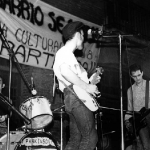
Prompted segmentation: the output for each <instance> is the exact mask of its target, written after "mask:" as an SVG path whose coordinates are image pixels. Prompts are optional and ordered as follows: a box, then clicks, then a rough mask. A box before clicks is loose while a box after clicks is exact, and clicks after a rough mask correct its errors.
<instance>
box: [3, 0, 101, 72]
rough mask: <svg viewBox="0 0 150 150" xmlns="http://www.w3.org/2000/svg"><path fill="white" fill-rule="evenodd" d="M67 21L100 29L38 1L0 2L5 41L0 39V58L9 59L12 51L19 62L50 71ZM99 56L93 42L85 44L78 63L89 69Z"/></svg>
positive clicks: (16, 0)
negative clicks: (82, 54)
mask: <svg viewBox="0 0 150 150" xmlns="http://www.w3.org/2000/svg"><path fill="white" fill-rule="evenodd" d="M70 21H82V22H83V23H84V24H86V25H88V26H89V27H91V28H92V27H94V28H99V27H100V26H99V25H96V24H93V23H91V22H88V21H86V20H83V19H81V18H78V17H76V16H73V15H71V14H69V13H66V12H64V11H61V10H59V9H57V8H55V7H52V6H50V5H48V4H46V3H44V2H42V1H37V0H28V1H20V0H13V1H12V0H7V1H4V0H0V27H1V35H2V36H3V37H4V38H5V39H6V42H4V41H2V40H0V57H3V58H6V59H9V50H12V51H13V52H14V54H15V56H16V58H17V60H18V62H19V63H22V64H25V65H30V66H35V67H40V68H45V69H52V66H53V61H54V56H55V53H56V52H57V50H58V49H59V48H60V47H62V46H63V42H62V28H63V27H64V26H65V25H66V24H67V23H68V22H70ZM6 43H7V44H8V45H9V47H10V49H8V47H6ZM99 54H100V49H99V48H97V47H96V45H95V44H94V43H92V44H89V43H86V44H85V48H84V57H82V58H81V59H80V62H81V63H82V64H83V65H84V66H85V67H86V69H87V70H92V69H93V68H95V66H96V65H97V61H98V58H99Z"/></svg>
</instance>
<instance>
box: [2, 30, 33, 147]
mask: <svg viewBox="0 0 150 150" xmlns="http://www.w3.org/2000/svg"><path fill="white" fill-rule="evenodd" d="M0 38H1V40H2V44H3V43H4V45H5V46H6V48H7V50H8V52H9V65H10V68H9V99H8V101H6V100H3V101H4V102H5V103H7V104H8V105H9V106H8V107H9V109H10V107H11V109H13V110H15V112H17V113H18V114H19V115H20V116H21V117H22V118H23V119H24V120H25V122H27V123H28V124H29V123H30V120H29V119H28V118H27V117H26V116H24V115H22V114H21V113H20V112H19V111H17V110H16V109H15V108H14V107H13V106H12V105H11V103H10V97H11V79H12V60H14V61H15V62H16V63H17V69H18V71H19V72H20V73H21V75H22V78H23V80H24V81H25V84H26V85H27V87H28V90H29V91H31V85H30V84H29V83H28V82H27V80H26V78H25V76H24V75H23V73H22V71H21V67H20V66H19V63H18V60H17V58H16V57H15V54H14V52H13V50H12V49H11V48H10V46H9V43H8V41H7V40H6V39H5V37H4V35H3V30H2V28H1V27H0ZM9 126H10V113H9V114H8V125H7V128H8V131H7V146H6V148H7V149H6V150H9V149H10V127H9Z"/></svg>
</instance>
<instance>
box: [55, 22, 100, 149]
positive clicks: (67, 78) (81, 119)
mask: <svg viewBox="0 0 150 150" xmlns="http://www.w3.org/2000/svg"><path fill="white" fill-rule="evenodd" d="M83 28H84V24H83V23H82V22H79V21H75V22H71V23H68V24H67V25H66V26H65V27H64V28H63V30H62V35H63V39H64V42H65V45H64V46H63V47H61V48H60V49H59V50H58V51H57V53H56V55H55V61H54V66H53V70H54V73H55V75H56V77H57V79H58V83H59V89H60V90H61V91H62V92H63V93H64V103H65V110H66V112H67V113H68V115H69V119H70V125H69V127H70V138H69V141H68V143H67V145H66V147H65V150H94V148H95V147H96V144H97V141H98V136H97V132H96V129H95V122H94V115H93V113H92V111H90V110H89V109H88V108H87V107H86V106H85V105H84V104H83V103H82V102H81V101H80V99H79V98H77V96H75V94H73V93H72V92H71V91H72V90H73V88H72V85H77V86H79V87H80V88H82V89H84V90H85V91H87V92H88V93H90V94H92V95H94V96H95V95H96V94H99V91H98V88H97V86H96V85H94V84H97V83H99V82H100V76H96V74H94V75H93V76H92V78H91V79H90V80H89V79H88V76H87V72H86V70H85V69H84V68H83V67H82V66H81V65H80V64H79V63H78V61H77V59H76V57H75V55H74V52H75V50H76V49H78V50H82V49H83V43H84V41H85V32H84V31H85V30H84V29H83ZM89 81H90V83H91V84H90V83H89ZM65 85H66V86H67V87H66V86H65ZM68 87H69V88H68ZM69 89H71V90H69Z"/></svg>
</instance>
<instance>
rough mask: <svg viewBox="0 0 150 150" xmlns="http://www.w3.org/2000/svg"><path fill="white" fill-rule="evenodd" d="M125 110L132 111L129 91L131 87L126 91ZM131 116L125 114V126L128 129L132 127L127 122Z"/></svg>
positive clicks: (130, 92)
mask: <svg viewBox="0 0 150 150" xmlns="http://www.w3.org/2000/svg"><path fill="white" fill-rule="evenodd" d="M127 108H128V111H129V112H131V110H132V91H131V87H130V88H129V89H128V90H127ZM131 117H132V115H130V113H127V114H125V125H126V128H128V129H129V128H130V127H131V126H132V125H131V123H130V122H129V118H131Z"/></svg>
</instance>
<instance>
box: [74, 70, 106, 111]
mask: <svg viewBox="0 0 150 150" xmlns="http://www.w3.org/2000/svg"><path fill="white" fill-rule="evenodd" d="M103 72H104V70H103V68H102V67H98V68H96V75H97V76H98V75H100V74H102V73H103ZM73 90H74V92H75V93H76V95H77V96H78V98H79V99H80V100H81V101H82V102H83V103H84V105H85V106H86V107H87V108H88V109H90V110H91V111H96V110H98V108H99V107H100V106H99V103H98V102H97V100H96V98H97V97H100V95H98V96H97V97H94V96H93V95H91V94H90V93H88V92H87V91H85V90H84V89H82V88H80V87H79V86H77V85H73Z"/></svg>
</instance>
